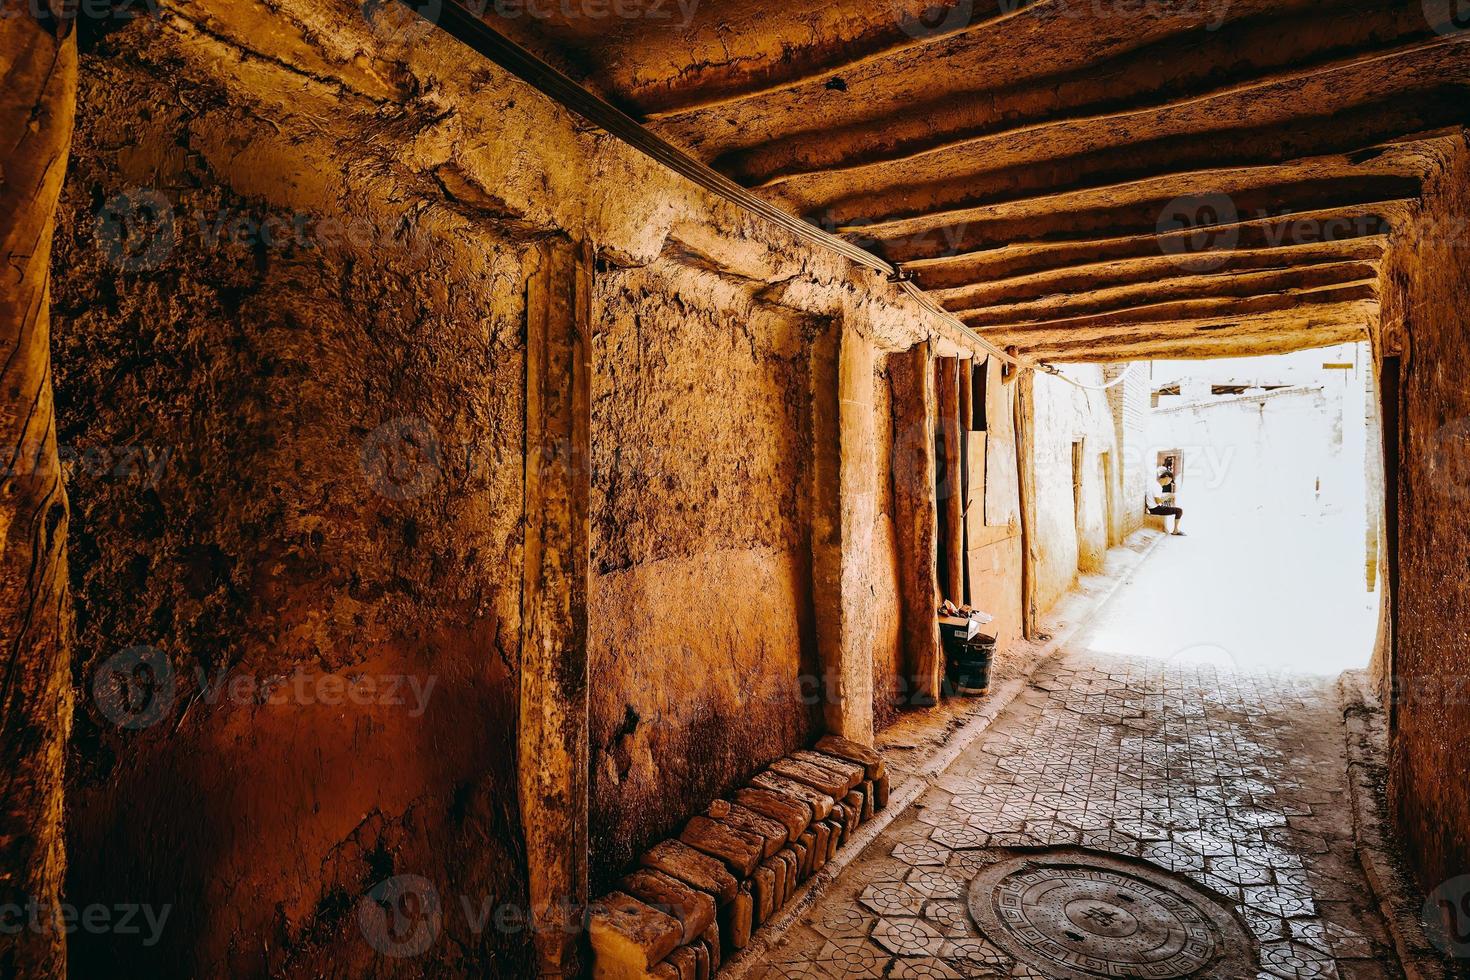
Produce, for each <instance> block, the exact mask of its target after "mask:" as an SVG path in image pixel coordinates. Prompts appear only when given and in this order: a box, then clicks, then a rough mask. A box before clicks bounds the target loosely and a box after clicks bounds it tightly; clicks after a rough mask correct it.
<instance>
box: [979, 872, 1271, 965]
mask: <svg viewBox="0 0 1470 980" xmlns="http://www.w3.org/2000/svg"><path fill="white" fill-rule="evenodd" d="M970 914H971V915H972V916H974V919H975V924H976V925H978V926H979V927H980V931H981V932H983V933H984V934H985V936H986V938H988V939H989V940H990V941H991V942H992V943H994V944H995V945H996V946H999V947H1000V948H1001V949H1002V950H1003V951H1005V952H1006V953H1007V954H1009V955H1010V956H1013V957H1015V958H1016V959H1017V960H1019V961H1021V962H1022V963H1025V964H1028V965H1030V966H1033V967H1036V968H1037V969H1038V970H1040V971H1041V972H1042V973H1043V974H1045V975H1046V976H1048V977H1055V978H1057V980H1094V978H1096V977H1117V978H1129V977H1133V978H1149V980H1174V978H1181V977H1200V978H1216V977H1218V978H1229V980H1239V978H1240V977H1245V976H1254V975H1255V974H1256V970H1255V968H1254V966H1253V965H1252V963H1253V960H1254V957H1253V956H1252V953H1251V943H1250V940H1249V939H1248V938H1247V936H1246V933H1245V930H1244V929H1242V928H1241V927H1240V926H1239V925H1238V924H1237V923H1236V921H1235V919H1234V918H1233V917H1231V915H1230V914H1229V913H1227V912H1226V911H1225V910H1224V909H1222V908H1220V907H1219V906H1218V905H1216V904H1215V902H1214V901H1213V900H1211V899H1210V898H1209V897H1208V896H1207V895H1205V894H1204V893H1203V892H1201V891H1199V890H1198V889H1196V888H1195V887H1194V886H1192V885H1190V884H1188V883H1186V882H1184V881H1181V880H1179V879H1177V878H1175V877H1173V876H1171V875H1167V874H1164V873H1163V872H1161V871H1156V870H1154V869H1152V868H1149V867H1146V866H1144V865H1141V864H1135V863H1132V862H1125V861H1120V860H1117V859H1114V858H1108V857H1103V856H1102V855H1096V854H1089V853H1086V852H1083V851H1056V852H1051V853H1046V854H1028V855H1024V856H1021V857H1015V858H1011V859H1009V860H1006V861H1002V862H1000V863H999V864H994V865H991V866H990V867H989V868H986V869H985V870H984V871H983V872H981V873H980V875H979V877H977V878H976V879H975V880H974V882H973V883H972V884H971V885H970Z"/></svg>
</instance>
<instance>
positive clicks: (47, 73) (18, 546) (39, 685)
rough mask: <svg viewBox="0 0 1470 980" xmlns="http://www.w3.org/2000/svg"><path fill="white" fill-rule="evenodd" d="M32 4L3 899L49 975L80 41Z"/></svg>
mask: <svg viewBox="0 0 1470 980" xmlns="http://www.w3.org/2000/svg"><path fill="white" fill-rule="evenodd" d="M49 9H52V10H60V9H61V5H60V4H53V5H51V7H50V8H49ZM28 10H29V11H36V10H40V11H46V10H48V6H47V5H46V4H40V5H34V4H33V5H30V7H29V8H27V6H26V5H17V6H12V5H9V4H7V6H6V9H5V14H6V16H4V17H0V81H3V83H4V84H3V85H0V174H3V175H4V176H3V178H0V346H3V348H4V357H3V359H0V364H3V367H0V430H3V435H0V444H3V446H4V454H5V455H4V462H3V464H0V465H3V468H4V469H3V472H0V649H3V651H4V654H3V662H0V732H3V734H0V906H6V907H11V908H15V907H19V908H20V909H22V910H25V909H34V908H39V910H40V915H39V918H37V919H33V920H31V921H36V922H39V927H31V926H26V925H24V924H22V923H21V922H20V921H19V920H15V921H13V922H12V923H11V924H12V925H15V926H16V927H17V928H14V929H6V930H4V931H3V932H0V975H4V976H13V977H32V978H38V980H49V978H59V977H64V976H66V972H67V968H66V932H67V931H68V930H69V929H72V928H75V927H76V924H75V923H74V922H73V923H69V924H64V923H62V922H61V921H60V919H59V918H56V916H57V915H58V914H59V909H58V904H57V903H58V901H59V899H60V893H61V884H62V878H63V877H64V874H65V870H66V858H65V839H64V833H63V824H62V813H63V808H64V807H63V797H62V790H63V784H62V760H63V756H64V754H65V747H66V740H67V736H68V734H69V732H70V730H71V711H72V706H71V695H70V691H71V686H70V685H71V673H70V664H69V663H68V654H69V650H68V645H69V640H70V635H69V630H70V607H69V604H68V602H67V575H66V524H67V502H66V492H65V489H64V488H63V486H62V480H61V475H62V474H61V466H60V463H59V461H58V458H57V453H56V420H55V415H54V407H53V404H52V394H51V352H50V340H51V334H50V327H51V321H50V305H51V296H50V267H51V237H52V232H53V230H54V228H55V224H56V202H57V199H58V197H59V196H60V193H61V184H62V178H63V177H64V176H65V174H66V162H67V156H68V154H69V152H70V149H71V134H72V122H73V118H74V115H75V111H76V86H77V49H76V39H75V35H74V31H73V30H72V26H73V25H72V22H71V21H69V20H66V21H59V20H56V19H54V18H48V19H47V20H46V21H45V22H41V21H38V20H37V19H36V17H35V16H34V15H33V13H31V12H28ZM20 915H21V916H22V917H26V916H28V915H29V913H27V912H25V911H22V912H21V913H20ZM13 918H14V917H12V919H13Z"/></svg>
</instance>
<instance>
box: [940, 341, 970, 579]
mask: <svg viewBox="0 0 1470 980" xmlns="http://www.w3.org/2000/svg"><path fill="white" fill-rule="evenodd" d="M936 363H937V364H938V374H939V377H938V381H937V384H936V386H935V393H936V397H937V400H938V411H939V449H940V452H942V453H943V454H944V455H943V457H942V459H941V460H940V472H941V474H942V478H941V480H940V483H939V513H940V514H941V516H942V518H943V520H942V521H941V522H940V528H939V531H940V534H942V535H944V565H945V567H944V577H943V580H942V582H941V586H942V587H943V590H944V596H945V598H946V599H950V600H952V601H954V602H955V603H957V604H962V603H963V602H964V601H965V596H964V589H965V519H964V517H965V502H964V481H965V478H964V470H963V467H962V465H961V460H960V388H959V358H957V357H941V358H939V359H938V360H937V362H936Z"/></svg>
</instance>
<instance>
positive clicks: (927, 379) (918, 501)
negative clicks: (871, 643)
mask: <svg viewBox="0 0 1470 980" xmlns="http://www.w3.org/2000/svg"><path fill="white" fill-rule="evenodd" d="M933 363H934V358H933V355H932V353H931V351H930V348H929V345H928V344H919V345H918V346H916V347H914V348H913V349H912V350H910V351H908V352H906V353H903V354H893V355H891V356H890V357H889V358H888V378H889V384H890V385H891V387H892V393H893V511H894V514H893V517H894V525H895V530H896V533H897V535H898V558H899V603H900V620H901V626H902V642H903V666H904V676H905V680H906V682H907V683H908V686H909V692H908V693H909V697H910V699H911V703H913V704H934V703H935V702H936V701H937V700H938V699H939V692H940V675H941V672H942V668H943V662H942V658H941V657H940V652H939V621H938V619H937V618H936V612H937V608H938V605H939V598H938V593H939V588H938V581H937V578H938V530H939V522H938V516H939V514H938V508H937V505H936V502H935V494H934V475H935V464H934V418H935V411H934V367H933Z"/></svg>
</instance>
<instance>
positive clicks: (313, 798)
mask: <svg viewBox="0 0 1470 980" xmlns="http://www.w3.org/2000/svg"><path fill="white" fill-rule="evenodd" d="M83 79H84V81H83V91H82V96H81V100H80V102H81V106H82V110H81V112H80V114H79V122H78V132H77V137H76V147H75V152H74V164H73V170H72V172H71V174H70V175H69V178H68V181H67V185H66V191H65V199H64V202H63V209H62V215H61V224H60V229H59V233H58V236H57V251H56V256H55V269H56V275H55V285H54V293H55V319H54V323H55V337H56V340H55V358H54V361H55V364H56V370H57V393H58V407H59V416H60V419H61V438H62V440H63V442H64V443H65V444H66V446H67V447H68V454H69V455H70V456H71V458H72V460H73V463H72V465H71V467H70V469H69V472H68V476H69V486H70V493H71V497H72V506H73V517H72V529H73V538H72V541H73V561H72V571H73V589H74V592H75V597H76V607H77V632H76V644H75V675H76V678H77V682H78V691H77V704H78V711H77V721H76V729H75V738H74V743H73V751H72V758H71V761H70V764H69V772H68V776H69V779H70V787H69V799H68V811H69V814H70V818H69V842H68V850H69V855H70V877H69V880H68V883H67V895H68V899H69V900H70V901H72V902H75V903H78V904H81V905H85V904H91V903H104V904H108V905H115V904H120V903H146V904H148V905H150V906H152V907H153V908H154V909H156V910H158V911H159V912H160V913H161V914H162V910H163V909H165V908H167V909H168V912H167V913H166V914H167V919H166V921H165V922H164V926H163V930H162V934H161V935H159V936H154V937H152V939H153V942H152V943H143V942H141V941H140V937H137V936H126V935H112V936H99V935H95V934H92V933H89V932H87V931H78V932H77V933H75V934H74V935H73V936H72V939H71V953H72V969H73V970H74V971H77V973H78V975H83V976H85V975H98V974H100V973H103V972H116V973H119V974H128V975H171V976H189V975H192V976H220V975H225V974H230V973H233V974H237V975H244V976H264V975H267V974H286V975H319V974H320V973H322V972H346V973H354V974H364V973H367V972H369V971H370V970H371V969H372V968H373V964H374V963H375V962H377V961H378V959H379V957H378V951H377V950H375V949H374V948H373V946H372V945H371V944H370V943H368V942H366V941H365V940H364V934H363V933H362V931H361V928H360V924H359V918H358V916H359V899H360V898H361V897H362V896H363V895H364V894H365V892H367V891H368V890H369V889H371V888H372V887H374V886H375V885H377V884H379V883H380V882H382V881H384V880H385V879H390V878H392V877H394V876H398V875H413V876H418V879H417V880H421V881H423V882H426V883H429V884H430V885H431V887H433V888H434V889H435V890H436V891H437V892H438V893H439V894H440V895H441V896H442V901H443V904H444V907H445V908H446V910H448V911H447V914H446V915H445V916H444V919H443V932H444V934H445V935H447V936H450V937H452V941H450V940H449V939H446V938H445V936H443V935H441V936H440V937H439V941H438V943H437V944H435V945H434V946H433V947H432V948H431V949H430V950H428V951H427V952H425V953H424V956H423V958H419V959H416V960H415V962H416V963H417V965H418V967H419V968H422V969H428V970H443V971H446V972H456V971H457V970H458V969H460V965H461V964H464V963H466V962H472V963H476V964H480V965H482V966H483V967H484V968H485V969H487V970H489V971H490V972H492V973H498V974H500V975H511V974H513V973H515V972H517V971H518V970H520V969H522V968H523V966H524V960H523V958H522V950H521V944H522V942H523V937H522V936H520V935H515V934H511V933H506V932H500V931H497V930H495V929H484V930H482V931H476V930H475V929H473V928H471V927H470V925H469V923H468V922H467V921H466V919H465V917H464V916H463V915H462V914H461V913H460V912H459V910H460V908H461V906H460V903H459V896H471V897H472V901H473V902H475V903H479V902H482V901H488V902H489V903H490V904H491V905H508V906H512V907H515V906H521V907H523V903H524V898H523V896H522V889H523V885H522V882H521V872H520V870H519V865H520V860H521V859H520V857H519V855H518V850H519V846H518V843H517V842H518V837H519V831H518V821H517V818H516V801H515V792H514V785H515V784H514V769H513V766H514V757H515V753H514V745H515V738H514V730H515V703H516V702H515V696H516V663H517V658H518V635H519V618H518V617H519V613H518V609H519V596H518V593H517V591H516V578H517V575H510V574H507V570H508V569H519V563H520V546H519V523H520V518H521V514H520V507H519V501H520V498H521V494H522V490H521V482H520V473H521V470H520V464H519V457H520V455H521V445H522V442H521V440H522V425H523V423H522V405H521V392H522V390H523V383H522V375H523V363H522V346H521V345H522V339H521V331H522V315H521V309H520V302H521V300H520V286H519V283H520V281H521V275H522V273H521V268H520V264H521V262H520V255H521V249H519V248H518V247H511V246H507V245H506V244H505V243H504V242H502V241H500V240H497V239H495V238H493V237H491V236H489V235H486V234H484V233H483V232H484V229H477V228H475V227H474V226H473V225H470V224H469V223H466V222H464V221H462V220H459V219H458V217H457V216H456V215H454V214H452V213H449V212H443V211H441V212H438V213H426V214H421V215H418V216H416V217H413V218H410V216H408V215H406V214H405V212H404V211H403V209H402V207H401V206H398V207H395V206H392V205H391V204H389V203H388V202H385V201H384V200H382V199H378V198H375V197H374V196H373V195H372V193H371V191H370V190H367V189H364V187H363V186H361V185H358V186H353V185H351V184H343V183H338V184H336V186H335V188H334V190H333V192H332V193H331V194H323V195H316V194H315V190H316V188H315V187H313V188H312V190H310V191H307V192H306V193H304V194H302V195H300V196H299V197H298V198H297V199H296V200H295V201H291V202H285V201H281V202H276V203H270V202H265V201H262V200H260V199H256V198H247V197H245V196H242V195H240V194H237V193H235V192H233V191H232V190H230V189H229V187H228V185H229V183H230V176H231V171H230V170H228V169H225V170H220V169H217V166H226V167H229V166H233V165H232V164H229V162H228V161H229V158H230V157H231V156H232V154H235V153H242V152H243V151H244V150H245V147H244V146H243V145H241V144H237V143H235V142H234V141H233V139H232V137H230V136H227V135H226V133H227V131H228V129H229V126H230V124H231V123H232V122H233V121H234V120H233V118H232V114H231V113H230V112H229V111H228V110H221V109H216V110H215V111H214V112H209V111H204V110H203V109H202V108H201V107H206V106H211V105H215V106H218V102H217V97H216V95H215V94H214V93H211V92H210V91H209V90H208V89H205V88H198V87H193V86H190V85H188V84H185V83H184V82H182V81H181V80H179V79H170V80H169V81H168V82H166V83H165V82H164V81H162V80H161V79H159V78H157V77H154V76H153V75H152V74H151V73H150V72H149V71H148V70H145V69H143V68H141V67H139V66H136V65H123V64H120V63H119V62H117V61H111V60H104V59H99V58H89V59H88V64H87V67H86V69H85V70H84V71H83ZM238 166H241V167H244V168H246V169H252V170H253V169H254V168H267V169H269V170H271V171H272V172H276V173H279V174H281V175H283V177H282V180H283V183H285V184H289V183H290V181H291V180H292V178H293V176H295V177H298V178H299V179H300V180H301V182H302V183H303V184H310V183H314V181H313V179H312V178H313V176H314V175H312V174H311V172H310V167H309V165H308V164H307V163H306V162H305V161H304V160H303V159H302V158H301V157H300V156H297V155H295V154H291V153H282V154H280V155H275V154H272V153H271V152H270V150H269V149H268V148H264V147H259V146H256V147H253V148H252V149H251V150H250V152H249V160H248V162H241V163H239V164H238ZM303 168H305V169H303ZM141 188H147V189H146V190H141ZM130 189H131V190H130ZM125 191H128V192H130V193H131V195H132V200H133V201H136V202H143V201H146V202H147V204H148V206H150V207H153V208H155V209H156V210H157V211H158V213H159V215H160V220H159V221H158V222H154V223H152V224H151V225H140V226H138V227H140V228H148V227H151V228H152V231H150V232H146V233H145V234H144V235H143V238H142V240H134V241H132V242H129V243H124V241H123V239H122V238H121V237H120V236H121V235H122V230H121V229H122V228H124V227H125V224H123V223H117V222H115V219H116V218H117V217H118V210H119V209H122V208H126V207H128V206H130V205H128V204H126V203H124V201H125V199H124V198H118V197H117V196H116V195H118V194H120V193H123V192H125ZM99 214H100V215H101V218H99ZM294 215H300V216H302V217H303V218H305V219H307V220H308V221H309V222H310V223H311V225H310V226H311V227H313V228H320V223H321V222H323V221H327V220H335V221H342V222H352V223H353V227H354V228H355V229H356V233H357V235H358V236H359V238H358V239H357V241H356V242H354V240H352V239H349V238H348V237H346V236H342V237H341V238H338V237H336V236H335V235H328V234H316V235H313V236H312V237H311V238H310V241H309V243H308V244H302V242H301V241H298V240H296V239H295V238H294V237H293V236H292V235H291V234H283V237H282V238H281V239H279V240H277V241H267V240H266V239H264V238H262V237H261V235H260V234H259V231H258V229H259V228H260V227H261V226H262V225H263V224H265V223H266V222H267V221H269V220H271V219H275V220H277V221H281V225H280V227H282V228H288V227H289V221H286V220H284V219H288V218H290V217H292V216H294ZM164 218H166V220H163V219H164ZM405 222H408V223H407V224H405ZM220 226H223V229H224V230H222V231H219V237H216V238H211V237H209V236H210V233H211V232H212V231H215V230H217V228H218V227H220ZM252 229H254V230H252ZM400 235H401V236H402V237H399V236H400ZM125 246H126V247H125ZM425 284H432V286H429V287H428V288H426V287H425ZM150 679H151V680H150ZM140 682H141V683H140ZM119 692H121V694H120V695H119ZM404 880H409V879H404ZM476 907H478V905H477V906H476ZM145 938H146V937H145Z"/></svg>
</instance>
